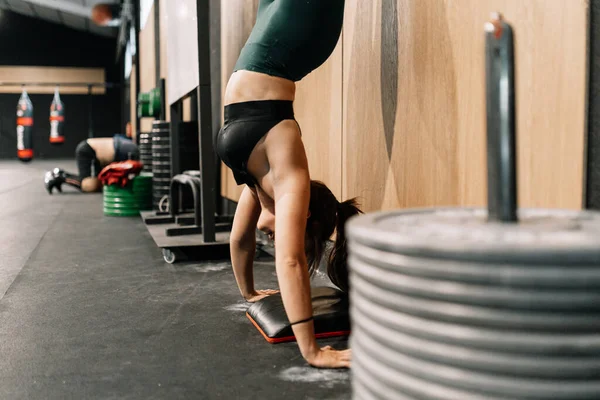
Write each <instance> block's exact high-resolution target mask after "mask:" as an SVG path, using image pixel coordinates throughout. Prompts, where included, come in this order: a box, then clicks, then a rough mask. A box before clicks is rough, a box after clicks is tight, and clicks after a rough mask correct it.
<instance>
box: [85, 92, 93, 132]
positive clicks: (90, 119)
mask: <svg viewBox="0 0 600 400" xmlns="http://www.w3.org/2000/svg"><path fill="white" fill-rule="evenodd" d="M87 97H88V138H93V137H94V105H93V104H92V101H93V100H94V97H93V96H92V86H91V85H88V94H87Z"/></svg>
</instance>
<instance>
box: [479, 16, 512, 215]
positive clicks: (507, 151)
mask: <svg viewBox="0 0 600 400" xmlns="http://www.w3.org/2000/svg"><path fill="white" fill-rule="evenodd" d="M485 31H486V36H485V39H486V41H485V47H486V90H487V95H486V97H487V101H486V104H487V167H488V218H489V219H490V220H492V221H499V222H515V221H516V220H517V179H516V155H515V152H516V143H515V142H516V135H515V130H516V126H515V90H514V55H513V51H514V50H513V32H512V28H511V27H510V25H508V24H507V23H506V22H504V20H503V18H502V16H501V15H500V14H498V13H494V14H492V19H491V21H490V22H488V23H487V24H486V25H485Z"/></svg>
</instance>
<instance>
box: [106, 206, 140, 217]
mask: <svg viewBox="0 0 600 400" xmlns="http://www.w3.org/2000/svg"><path fill="white" fill-rule="evenodd" d="M103 211H104V215H107V216H111V217H135V216H139V215H140V210H125V211H123V210H113V209H110V208H104V209H103Z"/></svg>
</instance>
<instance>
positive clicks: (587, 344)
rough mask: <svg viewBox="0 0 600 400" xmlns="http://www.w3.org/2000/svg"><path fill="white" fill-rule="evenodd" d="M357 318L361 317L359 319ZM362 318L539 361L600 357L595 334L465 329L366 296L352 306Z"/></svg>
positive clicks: (438, 339) (423, 336)
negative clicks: (542, 359)
mask: <svg viewBox="0 0 600 400" xmlns="http://www.w3.org/2000/svg"><path fill="white" fill-rule="evenodd" d="M355 313H358V314H355ZM354 315H357V316H356V318H355V317H354ZM362 315H368V316H369V321H370V322H374V323H375V324H374V325H373V328H372V329H378V326H383V327H386V328H389V329H391V330H393V331H398V332H401V333H405V334H408V335H411V336H414V337H418V338H421V339H423V340H430V341H433V342H438V343H446V344H451V345H457V346H463V347H470V348H472V349H480V350H484V351H492V352H502V353H512V354H520V355H525V354H531V355H534V356H536V357H543V356H545V355H547V354H551V355H553V356H555V357H559V356H560V357H563V356H564V357H572V358H579V357H594V356H595V357H600V335H598V334H595V333H591V334H590V333H580V332H575V333H569V332H564V333H560V334H556V333H555V332H543V331H517V330H511V329H508V328H507V329H504V328H501V329H493V328H489V327H478V326H464V325H459V324H456V323H449V322H443V321H435V320H430V319H426V318H424V317H418V316H413V315H410V314H407V313H403V312H401V311H395V310H393V309H390V308H386V307H385V306H383V305H380V304H378V303H376V302H374V301H371V300H370V299H368V298H365V297H364V296H360V295H355V296H353V300H352V302H351V316H352V319H353V321H356V319H357V318H358V319H359V320H360V316H362ZM359 323H360V322H359ZM363 325H364V324H363Z"/></svg>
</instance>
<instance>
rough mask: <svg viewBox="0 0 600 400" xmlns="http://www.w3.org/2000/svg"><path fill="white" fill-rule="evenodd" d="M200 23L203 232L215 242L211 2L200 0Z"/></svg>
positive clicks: (208, 238) (197, 18)
mask: <svg viewBox="0 0 600 400" xmlns="http://www.w3.org/2000/svg"><path fill="white" fill-rule="evenodd" d="M196 22H197V25H198V76H199V85H198V137H199V140H200V143H199V147H200V174H201V176H202V185H201V199H202V234H203V238H204V242H205V243H210V242H215V241H216V236H215V210H216V201H215V193H216V178H215V170H214V165H215V154H214V151H213V146H212V95H211V74H210V60H211V54H210V4H209V2H208V1H206V0H196Z"/></svg>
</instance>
